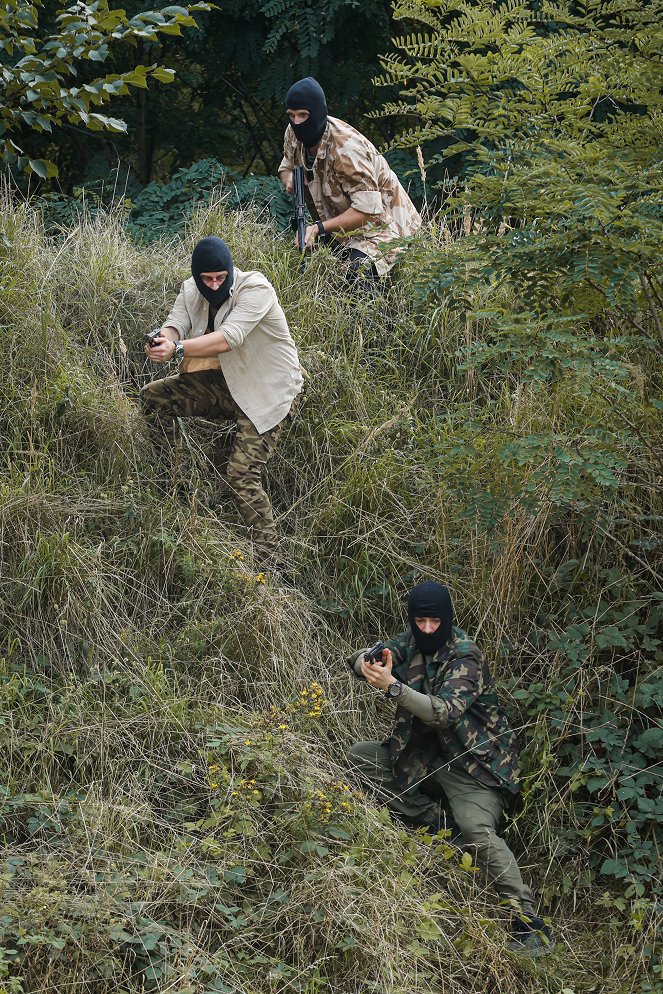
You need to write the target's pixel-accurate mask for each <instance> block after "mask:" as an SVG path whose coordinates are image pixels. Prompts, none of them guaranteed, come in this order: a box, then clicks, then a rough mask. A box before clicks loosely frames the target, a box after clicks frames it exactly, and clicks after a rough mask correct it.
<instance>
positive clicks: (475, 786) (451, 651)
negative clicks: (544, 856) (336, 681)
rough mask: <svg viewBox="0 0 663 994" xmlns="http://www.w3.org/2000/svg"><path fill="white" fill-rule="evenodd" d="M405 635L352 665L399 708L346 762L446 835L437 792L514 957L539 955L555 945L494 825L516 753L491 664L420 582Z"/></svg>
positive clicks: (510, 784)
mask: <svg viewBox="0 0 663 994" xmlns="http://www.w3.org/2000/svg"><path fill="white" fill-rule="evenodd" d="M408 619H409V622H410V628H409V630H408V631H406V632H404V633H403V634H401V635H397V636H396V637H395V638H393V639H390V640H389V641H387V642H385V643H384V648H383V649H382V651H381V652H380V651H379V650H378V659H376V660H375V662H372V661H367V660H366V658H365V655H366V650H365V649H362V650H360V651H359V652H357V653H355V654H354V655H353V656H352V657H351V658H350V659H349V660H348V664H349V665H350V667H351V669H352V671H353V672H354V673H355V675H356V676H358V677H360V678H363V679H364V680H366V681H367V682H368V683H369V684H370V685H371V687H374V688H375V689H376V690H379V691H382V692H383V693H384V694H385V695H386V697H387V699H388V700H389V701H391V702H393V704H395V706H396V712H395V718H394V725H393V729H392V733H391V736H390V738H389V739H388V740H387V742H386V743H380V742H358V743H357V744H356V745H355V746H353V748H352V749H351V750H350V754H349V760H350V762H351V763H352V765H353V766H354V768H355V769H356V771H357V772H358V774H359V775H360V776H361V777H362V778H363V779H364V780H365V781H368V782H369V783H371V784H372V785H373V787H374V788H376V790H377V793H378V795H379V797H380V799H381V800H382V801H383V802H385V803H386V804H387V806H388V807H389V808H390V810H391V811H393V812H394V813H395V814H396V815H398V816H399V817H401V818H404V819H406V820H409V821H410V822H412V823H414V824H420V825H428V826H430V827H431V829H432V830H433V831H436V830H437V829H438V828H440V827H442V828H443V827H445V824H444V820H443V819H442V820H441V819H440V815H439V813H438V804H437V802H436V801H435V800H434V799H433V796H432V795H433V794H434V792H435V791H437V792H438V793H440V792H441V794H442V796H443V798H444V799H445V802H446V804H447V806H448V808H449V809H450V811H451V815H452V819H453V821H452V822H451V826H452V830H455V831H457V832H459V833H460V836H461V837H462V840H459V844H462V845H463V847H464V848H468V849H470V851H471V852H472V853H473V854H474V855H475V859H476V862H477V864H478V865H479V866H481V867H482V868H483V869H484V870H485V871H486V873H487V875H488V877H489V879H490V880H491V881H492V883H493V886H494V887H495V890H496V891H497V893H498V895H499V897H500V898H501V901H502V903H503V904H504V905H505V906H507V907H509V908H510V909H511V910H512V912H513V918H512V932H513V942H512V944H511V945H512V948H515V949H523V950H524V951H526V952H527V953H529V954H530V955H531V954H535V955H536V954H538V953H541V952H544V951H546V950H547V949H548V948H550V947H551V945H552V938H551V933H550V929H549V927H548V926H547V925H546V924H545V923H544V921H543V919H541V918H538V917H537V916H536V915H535V913H534V904H533V899H532V893H531V891H530V889H529V887H528V886H527V884H525V883H524V881H523V878H522V876H521V873H520V869H519V867H518V864H517V863H516V859H515V857H514V855H513V853H512V852H511V850H510V849H509V847H508V846H507V844H506V842H505V841H504V839H503V838H501V836H500V835H499V834H498V826H499V823H500V820H501V817H502V814H503V812H504V809H505V806H507V805H508V803H509V798H512V797H513V796H514V795H515V794H517V793H518V790H519V787H518V744H517V740H516V735H515V732H514V731H513V729H512V728H511V727H510V725H509V721H508V718H507V716H506V713H505V712H504V710H503V709H502V707H501V705H500V703H499V701H498V698H497V694H496V692H495V685H494V681H493V678H492V676H491V674H490V671H489V668H488V664H487V662H486V660H485V659H484V658H483V656H482V654H481V652H480V650H479V648H478V647H477V646H476V645H475V643H474V642H472V641H470V639H469V638H468V637H467V635H466V634H465V632H463V631H462V630H461V629H459V628H454V627H453V624H452V622H453V609H452V604H451V597H450V594H449V591H448V589H447V588H446V587H444V586H442V585H441V584H439V583H433V582H427V583H421V584H419V585H418V586H416V587H414V589H413V590H412V591H411V592H410V595H409V599H408Z"/></svg>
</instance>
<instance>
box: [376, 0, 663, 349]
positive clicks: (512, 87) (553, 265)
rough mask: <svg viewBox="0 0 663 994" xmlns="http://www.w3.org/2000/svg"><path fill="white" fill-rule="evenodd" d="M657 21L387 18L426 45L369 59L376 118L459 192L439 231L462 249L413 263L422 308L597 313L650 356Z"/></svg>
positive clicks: (548, 10)
mask: <svg viewBox="0 0 663 994" xmlns="http://www.w3.org/2000/svg"><path fill="white" fill-rule="evenodd" d="M662 13H663V8H662V7H661V3H660V0H654V2H652V3H647V4H644V5H643V4H640V3H634V2H632V0H615V2H613V3H610V4H605V3H604V2H602V0H588V2H587V3H583V4H582V5H581V6H578V5H577V4H575V3H572V2H570V0H569V2H561V3H548V2H544V3H542V4H536V5H533V4H527V3H521V2H505V3H497V4H485V3H480V2H474V0H458V2H456V0H441V2H440V3H437V2H436V3H435V4H430V3H425V2H421V3H419V2H408V3H404V4H397V5H396V7H395V16H396V18H397V19H408V20H413V21H414V22H420V23H421V24H423V25H424V26H425V33H424V34H416V35H415V34H410V35H406V36H403V37H401V38H399V39H397V42H396V44H397V47H398V48H399V49H400V52H401V54H396V55H393V56H385V57H384V59H383V64H384V68H385V74H384V75H383V77H381V79H380V80H379V81H378V82H381V83H389V84H394V83H396V84H398V85H399V86H400V88H401V100H400V101H398V102H394V103H389V104H387V105H386V107H385V108H384V113H386V114H390V115H392V114H397V115H407V116H408V118H409V120H410V121H414V126H413V127H410V128H409V129H408V130H406V131H405V132H404V133H403V134H402V135H401V137H400V139H399V143H400V144H403V145H417V144H420V143H425V142H427V141H431V140H438V141H440V140H443V141H444V142H446V148H445V150H444V151H443V152H442V153H441V155H442V157H443V158H444V157H447V156H453V155H462V156H463V159H464V163H465V175H466V176H467V177H468V181H467V183H466V184H464V185H463V188H462V189H461V188H458V187H457V188H456V189H455V190H452V193H453V196H452V197H451V200H450V210H449V213H448V215H447V224H451V226H452V227H453V226H454V224H456V225H458V226H459V227H461V229H463V228H464V230H465V233H467V234H470V237H468V238H467V239H462V240H461V241H458V242H456V243H455V244H452V245H450V246H448V247H446V248H445V250H444V252H440V253H436V254H434V255H432V256H431V257H430V258H429V259H428V262H427V263H426V264H425V266H424V268H423V271H422V273H421V276H420V277H419V278H418V282H420V284H421V287H422V289H423V291H424V292H425V293H427V294H438V295H441V296H444V297H445V298H446V297H447V296H448V297H450V298H451V299H452V300H455V301H457V302H459V303H460V300H464V301H465V303H466V304H467V301H468V299H469V300H470V301H475V300H476V297H477V296H478V295H480V293H481V291H482V289H483V288H485V286H486V285H490V286H493V287H500V288H502V289H504V290H508V292H509V294H511V295H512V296H513V297H514V298H515V299H516V300H517V301H518V304H517V307H520V306H523V305H524V306H525V307H527V308H528V309H530V310H531V311H533V312H534V313H535V314H536V315H537V316H538V317H539V318H543V319H545V320H550V317H551V315H552V314H554V313H559V314H561V315H563V316H564V317H565V318H566V317H568V316H570V315H576V316H577V317H578V321H582V320H583V317H582V316H583V315H584V322H587V321H589V320H591V319H593V318H594V317H596V316H597V315H607V314H610V315H611V319H612V321H613V322H614V323H615V324H616V325H617V327H619V326H620V325H621V326H623V327H624V328H625V329H626V330H627V331H629V330H630V331H633V330H636V331H637V332H639V333H641V334H649V335H651V336H652V337H653V338H654V339H655V340H657V341H658V343H659V345H660V344H663V328H662V325H661V299H662V298H661V268H660V253H659V246H660V243H661V239H662V237H663V212H662V211H661V198H660V190H661V187H662V185H663V172H662V170H661V159H660V155H659V150H660V145H661V138H662V135H661V120H662V118H661V109H662V107H663V73H662V72H661V62H660V55H659V53H660V47H661V43H662V39H663V28H662V27H661V25H662V24H663V17H662V16H661V15H662ZM433 161H434V160H433ZM454 219H455V220H454ZM507 306H508V307H509V309H510V310H511V309H513V308H512V307H511V304H510V303H509V304H508V305H507ZM471 307H472V304H470V308H471ZM638 312H640V313H642V312H644V314H642V318H641V319H640V320H637V318H636V314H637V313H638ZM493 317H494V318H495V319H497V320H498V319H499V316H498V314H496V313H495V311H494V309H493Z"/></svg>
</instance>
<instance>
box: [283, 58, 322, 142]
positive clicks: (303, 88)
mask: <svg viewBox="0 0 663 994" xmlns="http://www.w3.org/2000/svg"><path fill="white" fill-rule="evenodd" d="M285 108H286V110H307V111H308V112H309V117H308V120H306V121H304V123H303V124H293V123H292V121H291V122H290V127H291V128H292V130H293V131H294V133H295V138H297V139H298V140H299V141H300V142H301V143H302V145H303V146H304V148H313V146H314V145H317V143H318V142H319V141H320V139H321V138H322V135H323V133H324V130H325V128H326V127H327V100H326V98H325V91H324V90H323V89H322V87H321V86H320V84H319V83H318V81H317V79H313V77H312V76H306V78H305V79H300V80H298V81H297V82H296V83H293V84H292V86H291V87H290V89H289V90H288V92H287V94H286V98H285Z"/></svg>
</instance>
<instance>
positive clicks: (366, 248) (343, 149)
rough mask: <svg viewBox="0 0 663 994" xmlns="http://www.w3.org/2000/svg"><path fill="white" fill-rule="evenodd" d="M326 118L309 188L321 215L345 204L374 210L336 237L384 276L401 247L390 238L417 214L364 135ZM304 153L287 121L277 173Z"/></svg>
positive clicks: (403, 232)
mask: <svg viewBox="0 0 663 994" xmlns="http://www.w3.org/2000/svg"><path fill="white" fill-rule="evenodd" d="M327 122H328V123H327V127H326V129H325V132H324V134H323V136H322V138H321V140H320V146H319V148H318V153H317V155H316V157H315V162H314V163H313V179H312V180H311V181H310V182H309V184H308V189H309V193H310V194H311V197H312V198H313V203H314V204H315V207H316V210H317V211H318V214H319V215H320V219H321V220H322V221H325V220H327V219H328V218H331V217H337V216H338V215H339V214H342V213H343V212H344V211H346V210H347V209H348V207H354V208H355V210H358V211H361V212H362V213H363V214H370V215H371V216H372V220H371V222H370V224H369V225H367V226H366V227H364V228H362V229H361V231H358V232H356V233H354V234H351V235H346V236H342V235H341V236H339V235H336V236H335V237H336V238H339V237H340V238H342V239H343V247H344V248H348V249H353V248H354V249H359V251H360V252H365V253H366V255H367V256H369V257H370V259H371V260H372V261H373V263H374V265H375V268H376V269H377V271H378V273H379V275H381V276H383V275H384V274H385V273H388V272H389V270H390V269H391V267H392V266H393V265H394V263H395V262H396V259H397V256H398V254H399V252H401V251H402V248H395V249H391V250H390V249H389V248H388V244H389V242H392V241H393V240H394V239H397V238H404V237H406V236H408V235H413V234H414V233H415V232H416V231H417V229H418V228H419V226H420V224H421V217H420V216H419V214H418V212H417V210H416V208H415V206H414V204H413V203H412V201H411V200H410V198H409V197H408V195H407V193H406V192H405V190H404V189H403V187H402V186H401V184H400V181H399V179H398V177H397V176H396V173H395V172H394V171H393V170H392V169H391V168H390V167H389V163H388V162H387V160H386V159H385V158H384V156H382V155H380V153H379V152H378V150H377V149H376V148H375V146H374V145H373V144H372V143H371V142H370V141H369V140H368V138H365V137H364V136H363V135H362V134H360V132H359V131H357V130H356V129H355V128H353V127H352V126H351V125H349V124H346V123H345V121H339V120H338V118H335V117H329V118H328V119H327ZM304 155H305V152H304V146H303V145H302V143H301V142H300V141H298V139H297V138H295V134H294V132H293V130H292V128H291V127H290V125H288V127H287V129H286V133H285V139H284V144H283V159H282V160H281V165H280V166H279V173H280V172H282V171H283V170H286V169H294V168H295V166H305V165H306V163H305V161H304Z"/></svg>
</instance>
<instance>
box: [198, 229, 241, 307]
mask: <svg viewBox="0 0 663 994" xmlns="http://www.w3.org/2000/svg"><path fill="white" fill-rule="evenodd" d="M234 272H235V268H234V266H233V257H232V255H231V254H230V249H229V248H228V246H227V245H226V243H225V242H224V241H223V239H222V238H216V237H215V236H213V235H212V236H210V237H208V238H203V239H202V240H201V241H199V242H198V244H197V245H196V247H195V248H194V250H193V254H192V255H191V273H192V275H193V278H194V280H195V281H196V286H197V287H198V291H199V293H202V295H203V297H204V298H205V300H206V301H207V302H208V303H210V304H213V305H214V307H220V306H221V304H225V302H226V300H227V299H228V297H229V296H230V291H231V289H232V285H233V278H234ZM202 273H225V274H226V276H225V279H224V280H223V282H222V283H221V285H220V286H219V287H217V288H216V289H212V287H211V286H209V285H208V283H209V281H207V282H205V280H204V279H203V278H202V275H201V274H202Z"/></svg>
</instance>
